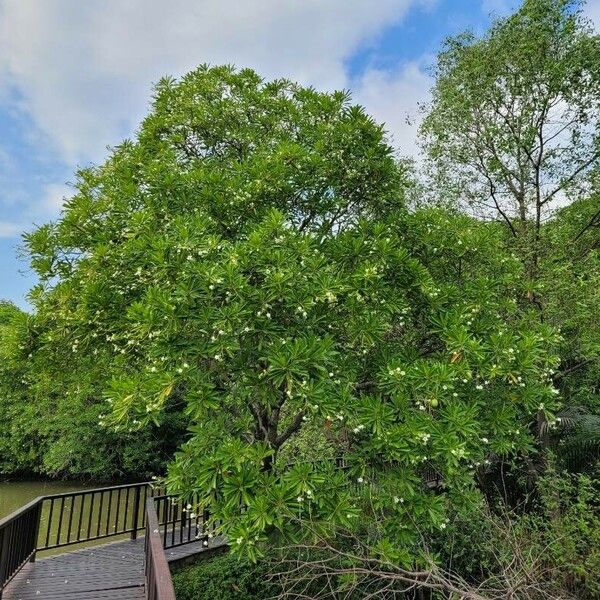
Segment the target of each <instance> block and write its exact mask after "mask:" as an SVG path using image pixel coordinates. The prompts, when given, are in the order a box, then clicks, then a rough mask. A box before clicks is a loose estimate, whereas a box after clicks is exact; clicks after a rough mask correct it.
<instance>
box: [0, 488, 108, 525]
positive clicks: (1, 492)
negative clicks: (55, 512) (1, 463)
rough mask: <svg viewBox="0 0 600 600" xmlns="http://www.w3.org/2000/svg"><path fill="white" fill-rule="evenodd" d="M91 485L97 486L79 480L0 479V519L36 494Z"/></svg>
mask: <svg viewBox="0 0 600 600" xmlns="http://www.w3.org/2000/svg"><path fill="white" fill-rule="evenodd" d="M107 485H110V484H107ZM92 487H97V486H93V485H91V484H88V483H81V482H79V481H0V519H2V518H3V517H5V516H6V515H9V514H10V513H11V512H13V511H15V510H17V509H18V508H21V506H23V505H24V504H27V503H28V502H29V501H31V500H33V499H34V498H36V497H37V496H47V495H49V494H60V493H62V492H74V491H77V490H83V489H86V488H92Z"/></svg>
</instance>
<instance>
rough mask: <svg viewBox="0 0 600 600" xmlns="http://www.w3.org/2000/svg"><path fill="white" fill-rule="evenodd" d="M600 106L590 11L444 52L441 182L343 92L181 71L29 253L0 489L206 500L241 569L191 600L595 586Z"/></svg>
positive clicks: (541, 6)
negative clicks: (150, 487) (43, 479)
mask: <svg viewBox="0 0 600 600" xmlns="http://www.w3.org/2000/svg"><path fill="white" fill-rule="evenodd" d="M599 109H600V38H599V37H598V36H597V35H595V34H594V33H593V32H592V31H591V29H590V28H589V26H588V24H587V22H586V21H585V19H583V17H582V16H581V13H580V5H579V3H577V2H568V1H566V0H526V1H525V2H524V3H523V6H522V7H521V8H520V9H519V11H518V12H517V13H515V15H513V16H511V17H509V18H507V19H504V20H501V21H498V22H497V23H496V24H495V25H494V26H493V27H492V28H491V29H490V31H489V32H487V33H486V34H485V35H484V36H483V37H482V38H475V37H473V36H470V35H461V36H459V37H457V38H454V39H451V40H448V41H447V43H446V44H445V46H444V48H443V50H442V52H441V53H440V55H439V60H438V65H437V70H436V84H435V87H434V90H433V100H432V102H431V105H430V106H429V107H428V109H427V110H428V114H427V115H426V118H425V121H424V124H423V128H422V141H423V146H424V149H425V150H426V152H427V163H426V166H425V167H424V168H423V170H422V172H415V170H414V168H413V166H412V165H411V164H410V162H408V161H405V160H398V158H397V157H396V156H395V155H394V153H393V150H392V148H391V147H390V146H389V145H388V143H387V141H386V134H385V130H384V129H383V128H382V127H381V126H380V125H378V124H377V123H375V122H374V121H373V120H372V119H371V118H370V117H369V116H368V115H367V114H366V113H365V112H364V110H363V109H362V108H360V107H357V106H354V105H352V104H351V99H350V97H349V95H348V94H346V93H341V92H336V93H331V94H326V93H320V92H317V91H315V90H312V89H306V88H302V87H300V86H298V85H296V84H294V83H292V82H289V81H285V80H279V81H274V82H265V81H263V80H262V79H261V78H260V77H259V76H258V75H257V74H256V73H254V72H253V71H250V70H241V71H238V70H235V69H233V68H230V67H218V68H211V67H208V66H201V67H199V68H198V69H197V70H195V71H193V72H191V73H189V74H188V75H186V76H185V77H183V78H182V79H181V80H172V79H165V80H163V81H161V82H160V83H159V84H158V85H157V87H156V93H155V97H154V101H153V105H152V109H151V112H150V114H149V116H148V117H147V118H146V119H145V120H144V122H143V123H142V124H141V126H140V129H139V131H138V133H137V135H136V137H135V139H133V140H128V141H125V142H124V143H123V144H121V145H120V146H119V147H117V148H115V149H114V150H113V151H112V152H111V155H110V156H109V158H108V159H107V160H106V162H105V163H104V164H102V165H100V166H97V167H93V168H89V169H84V170H82V171H80V172H79V173H78V175H77V184H76V188H77V190H76V194H75V195H74V196H73V198H72V199H71V200H69V201H68V203H67V204H66V206H65V208H64V211H63V213H62V215H61V218H60V219H59V220H58V221H57V222H55V223H50V224H47V225H44V226H42V227H40V228H38V229H37V230H36V231H34V232H33V233H31V234H28V235H27V236H25V243H26V247H27V250H28V252H29V255H30V257H31V262H32V265H33V268H34V269H35V270H36V272H37V274H38V276H39V279H40V284H39V285H38V286H36V288H34V289H33V290H32V292H31V295H30V298H31V303H32V306H33V311H32V313H31V314H25V313H23V312H21V311H20V310H18V309H17V308H15V307H14V306H12V305H10V304H7V303H5V304H2V305H0V354H1V358H2V361H1V363H0V419H2V422H3V423H6V430H7V431H9V435H3V436H2V437H1V438H0V473H5V474H10V473H26V472H37V473H44V474H51V475H88V476H91V477H94V478H97V479H101V478H109V477H114V476H124V475H133V474H137V475H139V474H142V473H151V472H154V473H159V474H163V473H166V481H167V484H168V486H169V488H170V489H171V491H172V492H174V493H178V494H181V495H183V496H184V497H188V496H190V495H191V494H192V493H193V492H195V493H197V494H199V495H200V498H201V500H200V504H201V505H202V507H207V508H209V509H210V512H211V514H212V515H214V517H215V518H216V519H222V521H223V523H224V525H223V526H222V529H223V532H224V533H225V534H226V535H227V536H228V538H229V540H230V542H231V546H232V548H233V552H234V554H235V555H236V556H240V557H241V560H242V561H244V562H243V563H240V564H238V565H237V566H236V567H234V566H233V565H234V561H235V560H237V558H235V556H227V557H221V558H218V559H215V562H214V563H207V564H206V565H201V566H199V567H197V568H195V569H194V570H193V571H191V572H189V573H181V574H180V575H179V576H178V578H177V581H178V582H179V583H178V585H180V586H183V588H185V589H187V590H188V592H189V595H188V597H190V598H191V597H203V596H200V595H197V594H196V592H193V591H190V590H194V589H198V590H200V589H203V588H204V583H202V582H204V581H205V580H206V581H212V582H213V583H214V581H215V580H214V575H211V573H212V571H211V569H216V571H218V572H220V573H221V574H224V576H225V577H227V573H229V575H231V574H232V573H235V572H237V571H236V569H238V568H239V569H240V573H242V572H243V573H246V575H244V576H242V575H240V576H239V578H238V581H237V583H236V585H237V586H238V587H235V586H234V587H233V588H232V591H231V590H230V591H231V595H227V593H226V592H225V591H223V594H222V596H219V595H217V594H216V592H215V594H211V597H215V596H216V597H223V598H229V597H231V598H235V597H242V596H240V595H239V594H246V595H245V596H243V597H251V595H252V594H256V597H264V594H265V593H266V592H265V590H264V589H262V588H261V587H259V588H258V590H255V589H254V588H252V586H253V585H254V583H253V580H252V577H250V576H249V575H248V574H247V573H250V572H251V571H252V569H255V568H256V569H262V570H263V571H262V572H267V571H268V572H269V573H270V574H271V575H274V576H275V577H276V583H274V582H270V583H269V585H270V586H277V588H276V589H277V590H284V591H285V592H286V593H288V594H289V596H290V597H301V594H302V593H305V592H304V591H302V590H306V589H310V590H312V591H311V593H312V594H313V595H315V596H314V597H341V596H342V594H346V595H345V596H343V597H348V598H349V597H352V598H354V597H356V598H360V597H364V596H365V595H366V594H367V593H375V594H377V595H375V596H373V597H381V598H385V597H391V596H390V594H392V593H393V590H399V589H413V588H414V587H415V586H416V589H417V590H418V593H420V594H421V595H422V596H421V597H426V596H425V594H430V595H431V597H439V598H446V597H448V598H449V597H452V594H455V595H461V594H462V595H463V596H464V597H470V598H491V597H507V598H508V597H514V598H558V597H560V598H562V597H564V598H568V597H579V598H595V597H598V594H600V590H599V589H598V583H597V581H595V579H594V571H595V570H596V569H597V568H598V567H599V566H600V540H599V539H598V531H599V527H598V526H599V525H600V515H599V514H598V506H599V504H600V495H599V490H598V486H597V481H596V479H595V474H596V473H597V471H596V468H597V458H598V451H599V449H600V395H599V388H600V356H599V353H600V331H599V324H598V318H597V317H598V306H599V301H600V260H599V259H600V227H599V225H600V189H599V187H598V184H599V182H600V179H599V173H600V172H599V164H600V160H599V159H600V141H599V139H600V138H599V134H600V124H599V117H600V112H599ZM333 458H343V459H344V465H345V467H344V468H340V467H339V466H338V464H339V463H336V461H334V460H333ZM167 464H168V467H167ZM165 469H166V471H165ZM240 507H244V510H243V511H242V510H240ZM198 508H200V507H193V508H192V510H196V509H198ZM274 548H279V550H277V551H274V550H273V549H274ZM256 560H259V561H260V562H259V566H258V567H255V566H250V565H251V563H252V564H253V563H254V561H256ZM213 564H214V565H217V566H211V565H213ZM219 565H221V566H219ZM227 565H229V566H227ZM292 572H293V573H295V574H296V578H295V579H294V578H293V577H291V575H290V574H291V573H292ZM299 573H300V574H301V575H298V574H299ZM236 577H237V576H236ZM246 579H247V581H246ZM194 582H195V583H194ZM244 582H245V583H244ZM211 585H212V584H211ZM245 585H248V586H250V587H248V589H246V588H245V587H244V586H245ZM194 586H196V587H194ZM298 586H300V587H298ZM306 586H307V587H306ZM230 587H231V586H229V585H228V584H227V585H225V584H223V586H222V588H226V589H229V588H230ZM183 588H182V589H183ZM273 589H275V587H273ZM240 590H241V591H240ZM315 590H316V591H315ZM367 590H368V592H367ZM277 593H280V592H279V591H278V592H277ZM281 593H284V592H281ZM410 593H413V592H410ZM182 594H184V592H182ZM235 594H238V595H235ZM260 594H263V596H260ZM386 594H387V595H386ZM182 597H186V596H185V595H182ZM455 597H456V596H455Z"/></svg>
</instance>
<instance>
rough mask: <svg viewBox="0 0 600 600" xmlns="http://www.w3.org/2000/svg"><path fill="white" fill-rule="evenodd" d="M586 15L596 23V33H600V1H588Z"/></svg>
mask: <svg viewBox="0 0 600 600" xmlns="http://www.w3.org/2000/svg"><path fill="white" fill-rule="evenodd" d="M585 14H586V16H587V17H589V18H590V19H591V20H592V22H593V23H594V26H595V27H596V31H600V0H588V1H587V3H586V5H585Z"/></svg>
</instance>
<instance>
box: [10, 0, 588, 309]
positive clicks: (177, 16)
mask: <svg viewBox="0 0 600 600" xmlns="http://www.w3.org/2000/svg"><path fill="white" fill-rule="evenodd" d="M518 4H519V1H518V0H169V1H168V2H166V1H165V0H86V1H85V2H82V1H78V0H0V299H2V298H4V299H9V300H12V301H13V302H15V303H17V304H18V305H20V306H22V307H24V308H26V307H27V300H26V295H27V291H28V290H29V289H30V288H31V286H32V285H33V284H34V283H35V281H36V280H35V277H34V275H33V274H32V273H31V272H30V271H29V269H28V263H27V261H26V259H25V258H24V257H23V253H22V251H21V250H20V248H21V244H22V238H21V235H22V233H23V232H26V231H31V230H32V229H34V228H35V226H36V225H40V224H43V223H46V222H48V221H51V220H55V219H56V218H58V217H59V215H60V209H61V205H62V203H63V201H64V199H65V198H67V197H68V196H69V195H70V194H71V193H72V188H71V186H70V183H69V182H71V181H73V180H74V173H75V171H76V169H77V168H78V167H84V166H87V165H90V164H98V163H100V162H102V161H103V159H104V158H105V157H106V156H107V154H108V148H109V147H110V146H111V145H115V144H117V143H119V142H120V141H122V140H123V139H124V138H127V137H131V136H132V135H134V134H135V131H136V127H137V126H138V124H139V122H140V121H141V119H142V118H143V116H144V115H145V114H146V112H147V110H148V107H149V101H150V98H151V94H152V84H153V82H156V81H157V80H158V79H159V78H160V77H162V76H164V75H173V76H178V75H182V74H183V73H185V72H187V71H189V70H191V69H192V68H194V67H195V66H196V65H198V64H200V63H205V62H207V63H211V64H223V63H227V64H235V65H237V66H238V67H252V68H254V69H256V70H257V71H258V72H259V73H260V74H261V75H263V76H264V77H265V78H272V77H281V76H284V77H288V78H290V79H293V80H296V81H298V82H300V83H302V84H306V85H312V86H315V87H316V88H318V89H323V90H332V89H336V88H345V89H349V90H351V91H352V93H353V98H354V100H355V101H356V102H357V103H360V104H362V105H364V106H365V107H366V109H367V110H368V111H369V112H370V113H371V114H372V115H373V116H374V117H375V118H376V119H377V120H379V121H380V122H383V123H385V124H386V127H387V129H388V131H389V133H390V138H391V140H392V143H393V144H394V146H395V147H396V148H397V149H398V151H399V152H400V153H401V154H404V155H415V154H416V152H417V146H416V142H415V138H416V129H417V127H418V121H419V111H418V105H419V104H420V103H423V102H427V99H428V97H429V90H430V88H431V84H432V80H431V77H430V67H431V66H432V64H433V62H434V60H435V55H436V52H437V51H438V49H439V47H440V43H441V42H442V41H443V39H444V38H445V37H447V36H449V35H453V34H457V33H459V32H461V31H463V30H465V29H471V30H473V31H475V32H481V31H483V30H485V28H486V27H487V26H488V25H489V23H490V19H491V18H493V17H494V16H502V15H505V14H507V13H509V12H511V11H513V10H514V9H515V8H516V7H517V6H518ZM586 10H587V12H588V15H589V16H590V18H592V20H594V22H595V24H596V26H597V27H598V26H600V0H589V2H588V6H587V9H586Z"/></svg>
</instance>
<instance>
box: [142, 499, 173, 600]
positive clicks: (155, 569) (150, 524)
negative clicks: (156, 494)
mask: <svg viewBox="0 0 600 600" xmlns="http://www.w3.org/2000/svg"><path fill="white" fill-rule="evenodd" d="M145 513H146V537H145V539H144V544H145V546H144V554H145V559H146V560H145V563H146V567H145V573H146V586H145V589H146V598H147V599H148V600H175V590H174V589H173V581H172V579H171V571H170V570H169V563H168V561H167V557H166V555H165V549H164V546H163V543H162V539H161V531H160V524H159V522H158V516H157V514H156V508H155V507H154V500H153V499H152V498H149V499H148V501H147V502H146V511H145ZM165 529H166V528H165Z"/></svg>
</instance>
